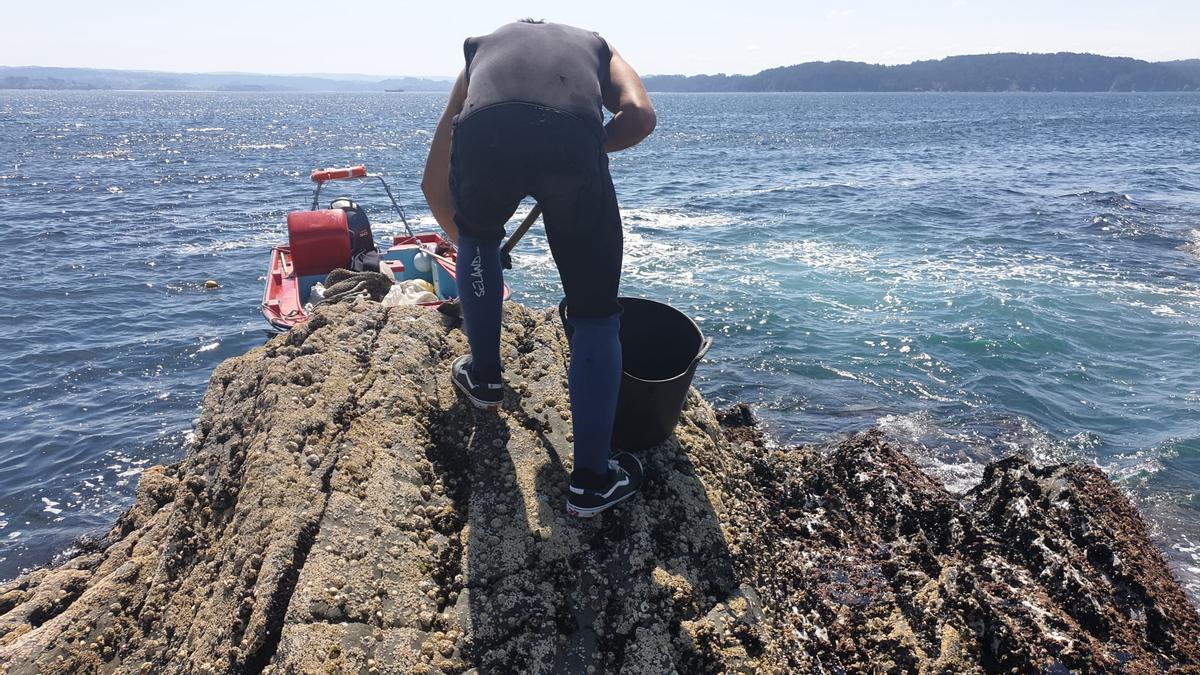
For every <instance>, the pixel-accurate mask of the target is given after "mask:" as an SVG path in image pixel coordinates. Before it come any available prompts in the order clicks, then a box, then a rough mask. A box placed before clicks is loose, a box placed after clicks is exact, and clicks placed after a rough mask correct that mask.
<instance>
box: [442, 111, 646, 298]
mask: <svg viewBox="0 0 1200 675" xmlns="http://www.w3.org/2000/svg"><path fill="white" fill-rule="evenodd" d="M603 144H604V140H603V135H602V133H597V131H596V125H595V124H594V123H590V122H588V121H585V120H582V119H581V118H579V117H577V116H575V115H572V114H570V113H565V112H560V111H558V110H553V109H551V108H545V107H542V106H537V105H533V104H528V103H500V104H496V105H492V106H489V107H487V108H484V109H482V110H475V111H472V113H471V114H470V115H469V116H467V117H465V118H462V119H456V121H455V125H454V136H453V142H452V145H451V155H450V191H451V193H452V195H453V199H454V209H455V216H454V222H455V224H456V225H457V226H458V229H459V231H461V232H463V233H465V234H467V235H469V236H471V237H474V238H476V239H479V240H481V241H485V242H492V241H494V242H496V243H497V244H498V243H499V241H500V240H501V239H502V238H503V237H504V226H505V224H506V223H507V222H508V220H509V219H510V218H512V215H513V213H514V212H515V211H516V209H517V206H518V205H519V204H520V202H521V200H522V199H524V198H525V197H526V196H532V197H533V198H534V199H536V200H537V202H538V204H540V205H541V207H542V214H543V215H542V218H543V220H544V221H545V224H546V238H547V239H548V240H549V243H550V252H551V254H552V255H553V256H554V262H555V264H556V265H557V266H558V274H559V277H560V278H561V279H562V284H563V291H564V292H565V294H566V296H567V305H568V307H569V308H570V313H571V316H575V317H579V318H601V317H606V316H611V315H613V314H617V313H619V312H620V311H621V308H620V305H619V304H618V303H617V287H618V285H619V284H620V279H621V254H622V235H621V215H620V212H619V211H618V208H617V197H616V194H615V192H614V191H613V183H612V177H611V176H610V175H609V172H608V155H607V153H605V152H604V149H603Z"/></svg>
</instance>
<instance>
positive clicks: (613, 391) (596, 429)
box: [568, 314, 621, 474]
mask: <svg viewBox="0 0 1200 675" xmlns="http://www.w3.org/2000/svg"><path fill="white" fill-rule="evenodd" d="M569 321H570V322H571V327H572V328H573V329H574V332H573V334H572V335H571V367H570V370H569V372H568V382H569V383H570V389H571V417H572V420H573V422H574V427H575V428H574V433H575V469H576V470H579V469H584V470H586V471H589V472H591V473H592V474H606V473H607V472H608V454H609V449H610V444H611V443H612V431H613V418H614V417H616V414H617V393H618V392H619V391H620V389H621V316H620V315H619V314H617V315H613V316H610V317H606V318H603V319H569Z"/></svg>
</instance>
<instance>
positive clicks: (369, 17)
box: [0, 0, 1200, 75]
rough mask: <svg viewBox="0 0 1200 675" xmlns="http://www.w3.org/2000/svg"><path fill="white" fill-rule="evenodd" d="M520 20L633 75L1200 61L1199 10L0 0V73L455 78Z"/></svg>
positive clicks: (1171, 0) (1162, 3)
mask: <svg viewBox="0 0 1200 675" xmlns="http://www.w3.org/2000/svg"><path fill="white" fill-rule="evenodd" d="M522 16H533V17H537V18H545V19H547V20H550V21H559V22H562V23H569V24H573V25H577V26H582V27H586V28H590V29H592V30H596V31H598V32H600V34H601V35H603V36H604V37H606V38H607V39H609V41H610V42H611V43H612V44H613V45H614V46H615V47H616V48H617V49H619V50H620V51H621V52H622V53H623V54H624V55H625V56H626V58H627V59H629V60H630V61H631V62H632V63H633V64H634V67H636V68H637V69H638V70H639V71H640V72H642V73H643V74H651V73H683V74H696V73H717V72H726V73H753V72H757V71H759V70H762V69H763V68H770V67H773V66H780V65H789V64H793V63H800V62H804V61H816V60H832V59H846V60H853V61H867V62H873V63H907V62H910V61H913V60H917V59H929V58H941V57H943V56H947V55H952V54H976V53H985V52H998V51H1019V52H1052V51H1074V52H1092V53H1097V54H1105V55H1110V56H1132V57H1136V58H1142V59H1147V60H1151V61H1162V60H1170V59H1182V58H1195V57H1200V47H1197V46H1196V45H1197V44H1200V43H1198V42H1197V40H1196V36H1197V31H1198V30H1200V0H1137V1H1131V0H1125V1H1116V0H1089V2H1086V3H1085V2H1075V1H1071V2H1068V1H1066V0H1008V1H999V0H988V1H984V0H908V1H905V2H897V1H895V0H844V1H838V2H799V1H796V0H792V1H787V0H778V1H772V2H755V1H752V0H741V1H730V0H724V1H722V2H715V1H711V0H691V1H689V2H649V1H647V0H638V1H632V0H610V1H608V2H603V3H565V2H562V1H561V0H558V1H557V2H550V1H545V0H531V1H530V2H524V3H508V2H495V1H492V2H486V1H482V0H455V1H440V2H411V1H404V2H395V1H394V0H392V1H387V0H355V2H350V3H342V2H338V3H333V2H327V3H320V2H314V1H312V0H291V1H289V2H252V1H249V0H236V1H235V0H208V1H207V2H202V3H175V2H163V1H162V0H153V1H149V0H113V1H112V2H94V1H92V0H88V1H86V2H85V1H82V0H60V1H55V2H48V1H45V0H42V1H41V2H6V3H5V7H4V11H3V20H2V21H0V65H9V66H21V65H43V66H75V67H95V68H136V69H145V70H169V71H185V72H202V71H203V72H208V71H240V72H260V73H368V74H379V75H453V74H454V73H456V72H457V71H458V69H459V68H460V67H461V63H462V50H461V45H462V40H463V38H465V37H466V36H468V35H479V34H482V33H487V32H489V31H491V30H492V29H494V28H495V27H496V26H498V25H500V24H502V23H505V22H507V21H511V20H514V19H517V18H520V17H522Z"/></svg>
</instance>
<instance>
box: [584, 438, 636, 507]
mask: <svg viewBox="0 0 1200 675" xmlns="http://www.w3.org/2000/svg"><path fill="white" fill-rule="evenodd" d="M580 482H582V481H581V480H580V479H579V477H577V476H575V475H572V476H571V487H570V488H569V493H568V494H567V513H569V514H571V515H572V516H578V517H580V518H591V517H592V516H594V515H596V514H597V513H601V512H603V511H607V510H608V509H611V508H612V507H614V506H616V505H617V504H620V503H621V502H623V501H625V500H626V499H629V498H630V497H632V496H634V495H635V494H637V491H638V490H639V489H641V487H642V463H641V462H640V461H638V458H637V457H634V456H633V455H631V454H629V453H628V452H621V453H617V454H616V455H613V458H612V459H610V460H608V477H607V478H606V479H605V480H602V481H601V484H600V485H598V486H592V487H585V486H582V485H579V483H580Z"/></svg>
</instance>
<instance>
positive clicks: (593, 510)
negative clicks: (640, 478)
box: [567, 492, 637, 518]
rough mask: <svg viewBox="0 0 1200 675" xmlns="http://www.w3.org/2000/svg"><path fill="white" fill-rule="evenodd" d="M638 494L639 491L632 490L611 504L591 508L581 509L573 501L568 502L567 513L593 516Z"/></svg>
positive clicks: (581, 516)
mask: <svg viewBox="0 0 1200 675" xmlns="http://www.w3.org/2000/svg"><path fill="white" fill-rule="evenodd" d="M636 494H637V492H630V493H629V494H627V495H625V496H624V497H621V498H620V499H618V500H617V501H615V502H612V503H611V504H605V505H604V506H597V507H595V508H591V509H581V508H579V507H578V506H574V505H572V504H571V502H567V515H569V516H575V517H576V518H591V517H592V516H594V515H597V514H600V513H604V512H605V511H607V510H609V509H611V508H612V507H614V506H616V505H617V504H620V503H621V502H623V501H625V500H626V499H629V498H630V497H632V496H634V495H636Z"/></svg>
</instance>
